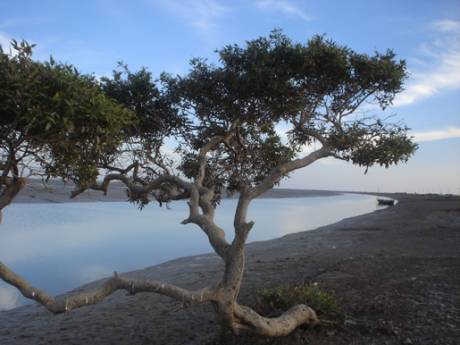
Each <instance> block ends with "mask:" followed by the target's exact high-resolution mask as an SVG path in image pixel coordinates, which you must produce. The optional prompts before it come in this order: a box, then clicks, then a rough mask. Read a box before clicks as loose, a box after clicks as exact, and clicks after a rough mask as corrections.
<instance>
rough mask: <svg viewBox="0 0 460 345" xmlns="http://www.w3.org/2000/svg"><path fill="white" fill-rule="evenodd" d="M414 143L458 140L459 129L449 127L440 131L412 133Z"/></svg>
mask: <svg viewBox="0 0 460 345" xmlns="http://www.w3.org/2000/svg"><path fill="white" fill-rule="evenodd" d="M411 135H412V136H413V137H414V140H415V141H416V142H423V141H435V140H444V139H451V138H460V128H457V127H449V128H446V129H442V130H435V131H426V132H412V133H411Z"/></svg>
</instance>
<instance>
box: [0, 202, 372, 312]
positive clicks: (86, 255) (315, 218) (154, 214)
mask: <svg viewBox="0 0 460 345" xmlns="http://www.w3.org/2000/svg"><path fill="white" fill-rule="evenodd" d="M235 206H236V200H224V201H223V202H222V204H221V205H220V207H219V208H218V210H217V212H216V222H217V223H218V224H220V225H222V227H223V228H224V229H229V230H227V239H230V240H231V236H232V230H231V229H232V227H231V226H232V222H233V218H232V217H233V213H234V209H235ZM377 208H378V206H377V202H376V198H375V197H372V196H365V195H354V194H345V195H340V196H329V197H308V198H295V199H294V198H293V199H258V200H256V201H254V202H253V203H252V204H251V208H250V210H249V219H251V220H254V221H255V223H256V225H255V226H254V228H253V230H252V232H251V234H250V236H249V241H260V240H267V239H272V238H276V237H280V236H283V235H285V234H288V233H293V232H299V231H304V230H310V229H314V228H317V227H319V226H322V225H326V224H330V223H334V222H337V221H339V220H341V219H343V218H346V217H352V216H356V215H360V214H364V213H368V212H372V211H374V210H375V209H377ZM187 213H188V208H187V206H186V204H185V202H178V203H174V204H172V206H171V209H169V210H167V209H165V208H159V207H156V206H155V205H154V204H153V203H152V204H151V205H149V206H148V207H146V208H145V209H144V210H142V211H139V210H138V209H136V208H135V207H134V206H132V205H130V204H128V203H126V202H109V203H102V202H100V203H72V204H14V205H12V206H10V207H8V208H7V209H5V210H4V217H3V219H4V223H3V224H2V225H0V260H1V261H3V262H4V263H5V264H6V265H8V266H9V267H10V268H12V269H13V270H14V271H16V272H17V273H19V274H20V275H22V276H23V277H24V278H26V279H27V280H28V281H30V282H31V283H32V284H33V285H35V286H36V287H38V288H41V289H43V290H45V291H47V292H48V293H50V294H58V293H62V292H65V291H68V290H70V289H73V288H76V287H78V286H79V285H81V284H83V283H87V282H90V281H92V280H95V279H98V278H102V277H105V276H107V275H110V274H111V273H112V272H113V271H118V272H125V271H130V270H134V269H139V268H143V267H147V266H151V265H155V264H158V263H161V262H164V261H166V260H170V259H174V258H177V257H180V256H187V255H193V254H200V253H207V252H210V251H212V249H211V248H210V245H209V244H208V241H207V238H206V237H205V235H204V234H203V233H202V232H201V230H200V229H199V228H198V227H196V226H195V225H193V224H189V225H180V224H179V223H180V221H181V220H182V219H184V218H185V217H186V215H187ZM21 303H23V300H22V298H19V296H18V293H17V291H16V290H15V289H14V288H11V287H9V286H7V285H6V284H4V283H3V282H1V281H0V310H2V309H9V308H12V307H14V306H17V305H19V304H21Z"/></svg>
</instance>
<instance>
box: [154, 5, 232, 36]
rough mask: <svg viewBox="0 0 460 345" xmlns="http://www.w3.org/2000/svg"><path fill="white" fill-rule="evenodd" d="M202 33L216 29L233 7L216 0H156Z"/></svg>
mask: <svg viewBox="0 0 460 345" xmlns="http://www.w3.org/2000/svg"><path fill="white" fill-rule="evenodd" d="M154 4H156V5H159V6H161V7H163V8H165V9H167V10H168V11H170V12H172V13H173V14H175V15H176V16H178V17H180V18H181V19H183V20H184V21H185V22H186V23H187V24H188V25H190V26H192V27H193V28H195V29H197V30H199V31H200V32H202V33H209V32H210V31H212V30H214V29H216V27H217V25H218V20H219V18H221V17H222V16H223V15H225V14H226V13H228V12H229V11H230V10H231V8H230V7H228V6H226V5H223V4H221V3H220V2H218V1H216V0H185V1H181V0H166V1H159V2H154Z"/></svg>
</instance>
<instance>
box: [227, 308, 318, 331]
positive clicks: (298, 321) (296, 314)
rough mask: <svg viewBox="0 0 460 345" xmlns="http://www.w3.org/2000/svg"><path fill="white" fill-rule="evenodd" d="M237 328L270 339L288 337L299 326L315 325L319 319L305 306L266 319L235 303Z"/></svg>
mask: <svg viewBox="0 0 460 345" xmlns="http://www.w3.org/2000/svg"><path fill="white" fill-rule="evenodd" d="M234 312H235V317H236V321H237V322H238V325H237V326H236V327H237V328H239V329H241V330H246V331H250V332H253V333H257V334H260V335H265V336H270V337H280V336H284V335H288V334H289V333H291V332H292V331H293V330H294V329H296V328H297V327H299V326H301V325H311V326H314V325H317V324H318V323H319V319H318V317H317V316H316V313H315V312H314V310H313V309H311V308H310V307H308V306H307V305H305V304H299V305H296V306H294V307H292V308H291V309H289V310H288V311H286V312H284V313H283V314H282V315H280V316H278V317H273V318H268V317H263V316H261V315H260V314H258V313H257V312H256V311H254V310H253V309H251V308H249V307H247V306H243V305H239V304H237V303H235V308H234Z"/></svg>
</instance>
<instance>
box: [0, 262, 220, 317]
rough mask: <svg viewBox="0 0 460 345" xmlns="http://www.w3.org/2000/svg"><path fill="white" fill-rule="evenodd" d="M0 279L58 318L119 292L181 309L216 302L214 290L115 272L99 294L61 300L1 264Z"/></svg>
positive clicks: (75, 296)
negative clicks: (149, 296) (160, 299)
mask: <svg viewBox="0 0 460 345" xmlns="http://www.w3.org/2000/svg"><path fill="white" fill-rule="evenodd" d="M0 278H1V279H3V280H4V281H6V282H7V283H9V284H11V285H13V286H15V287H16V288H17V289H18V290H19V291H20V292H21V294H22V295H23V296H24V297H26V298H29V299H32V300H34V301H36V302H38V303H40V304H41V305H43V306H44V307H45V308H46V309H48V310H49V311H50V312H52V313H53V314H61V313H64V312H69V311H71V310H73V309H77V308H80V307H83V306H85V305H91V304H96V303H98V302H100V301H102V300H103V299H104V298H106V297H107V296H110V295H111V294H113V293H114V292H116V291H118V290H125V291H127V292H128V293H129V294H131V295H134V294H136V293H139V292H153V293H157V294H161V295H165V296H168V297H171V298H173V299H176V300H178V301H181V302H182V303H183V304H184V305H185V304H186V305H192V304H200V303H205V302H208V301H213V300H214V299H215V290H214V289H209V288H203V289H200V290H196V291H190V290H186V289H183V288H180V287H177V286H175V285H172V284H167V283H163V282H160V281H156V280H149V281H137V280H130V279H126V278H123V277H120V276H118V274H117V273H116V272H115V273H114V276H113V277H112V278H109V279H108V280H107V281H106V282H105V283H104V284H103V285H102V286H101V287H100V288H99V289H98V290H95V291H91V292H82V293H79V294H76V295H72V296H69V297H65V298H60V299H55V298H54V297H51V296H49V295H48V294H46V293H45V292H43V291H41V290H40V289H37V288H35V287H33V286H32V285H30V284H29V283H28V282H27V281H26V280H25V279H24V278H22V277H21V276H19V275H18V274H16V273H14V272H13V271H11V270H10V269H9V268H8V267H7V266H5V265H4V264H3V263H2V262H0Z"/></svg>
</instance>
